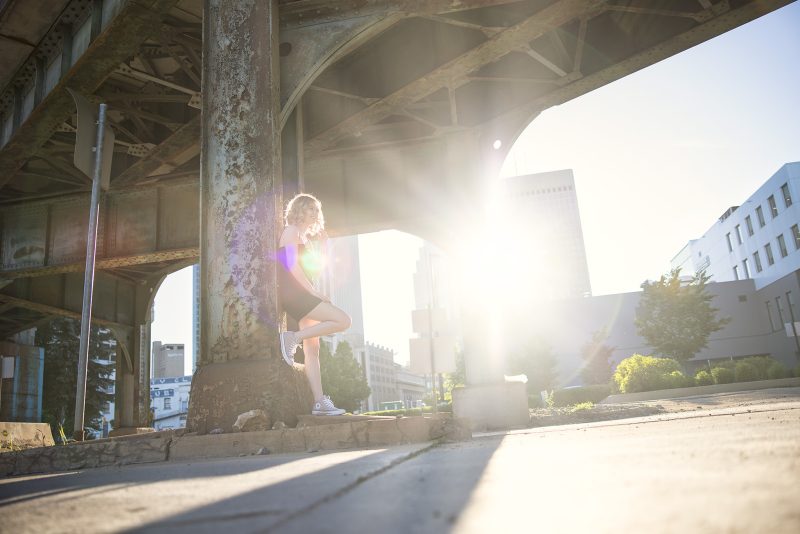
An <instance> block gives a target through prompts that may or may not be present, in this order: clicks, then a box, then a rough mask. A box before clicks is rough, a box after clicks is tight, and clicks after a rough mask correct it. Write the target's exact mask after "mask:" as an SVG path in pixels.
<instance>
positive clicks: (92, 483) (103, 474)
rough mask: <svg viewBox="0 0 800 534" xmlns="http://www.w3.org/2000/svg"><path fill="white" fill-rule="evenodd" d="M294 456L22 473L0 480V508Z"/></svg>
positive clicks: (223, 472) (247, 468)
mask: <svg viewBox="0 0 800 534" xmlns="http://www.w3.org/2000/svg"><path fill="white" fill-rule="evenodd" d="M295 458H296V456H295V455H291V456H289V455H281V456H259V457H251V458H240V459H237V460H241V461H238V462H231V461H230V460H231V459H230V458H227V459H222V460H198V461H197V462H192V463H191V464H190V465H191V466H192V467H191V469H187V468H186V467H187V464H189V462H181V463H171V462H158V463H152V464H137V465H127V466H120V467H100V468H96V469H85V470H81V471H66V472H62V473H53V474H45V475H41V474H40V475H23V476H21V477H13V478H7V479H0V507H3V506H8V505H10V504H14V503H21V502H25V501H28V500H35V499H38V498H43V497H49V496H54V495H68V494H69V493H71V492H76V491H80V490H84V489H87V488H96V489H97V492H100V491H106V490H107V488H106V486H111V485H113V486H115V487H120V486H126V487H133V486H138V485H143V484H153V483H156V482H159V481H162V480H166V479H172V480H175V479H187V478H207V477H224V476H232V475H237V474H242V473H248V472H251V471H253V470H258V469H264V468H267V467H273V466H277V465H282V464H285V463H288V462H291V461H294V460H295ZM93 493H96V492H93ZM86 495H87V493H86V492H82V493H81V495H80V497H85V496H86ZM76 498H78V497H76Z"/></svg>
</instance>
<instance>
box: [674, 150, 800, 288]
mask: <svg viewBox="0 0 800 534" xmlns="http://www.w3.org/2000/svg"><path fill="white" fill-rule="evenodd" d="M671 263H672V267H673V268H677V267H680V268H681V270H682V272H683V274H687V275H691V274H693V273H696V272H699V271H705V272H706V274H708V275H710V276H711V280H712V281H714V282H726V281H732V280H746V279H748V278H752V279H753V281H754V282H755V286H756V289H761V288H763V287H765V286H767V285H769V284H771V283H772V282H775V281H776V280H779V279H781V278H783V277H784V276H786V275H787V274H789V273H792V272H794V271H797V270H798V269H800V162H793V163H787V164H785V165H783V166H782V167H781V168H780V169H779V170H778V172H776V173H775V174H773V175H772V176H771V177H770V178H769V179H768V180H767V181H766V182H764V184H763V185H762V186H761V187H759V188H758V189H757V190H756V191H755V192H754V193H753V194H752V195H750V197H749V198H748V199H747V200H745V201H744V202H743V203H742V205H741V206H731V207H730V208H728V209H727V210H725V213H723V214H722V215H721V216H720V217H719V219H718V220H717V222H715V223H714V224H713V226H711V228H709V229H708V230H707V231H706V233H705V234H703V236H702V237H700V238H698V239H693V240H691V241H689V243H687V244H686V246H685V247H683V249H681V251H680V252H679V253H678V254H676V255H675V257H674V258H672V262H671Z"/></svg>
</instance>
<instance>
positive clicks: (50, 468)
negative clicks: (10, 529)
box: [3, 432, 172, 475]
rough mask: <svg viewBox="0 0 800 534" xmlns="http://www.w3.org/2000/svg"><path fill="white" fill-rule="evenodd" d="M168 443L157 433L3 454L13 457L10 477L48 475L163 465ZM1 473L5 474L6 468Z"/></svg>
mask: <svg viewBox="0 0 800 534" xmlns="http://www.w3.org/2000/svg"><path fill="white" fill-rule="evenodd" d="M171 440H172V433H171V432H159V433H152V434H150V435H147V436H131V437H130V438H128V439H125V438H117V439H101V440H95V441H85V442H80V443H70V444H68V445H59V446H53V447H40V448H35V449H28V450H24V451H19V452H13V453H6V454H7V455H13V456H14V457H15V458H14V469H13V472H12V473H11V474H14V475H24V474H31V473H51V472H55V471H68V470H72V469H86V468H91V467H103V466H108V465H122V464H141V463H151V462H163V461H164V460H166V458H167V451H168V449H169V443H170V441H171ZM3 469H5V470H7V469H8V467H7V465H6V466H5V467H4V468H3ZM6 474H9V473H6Z"/></svg>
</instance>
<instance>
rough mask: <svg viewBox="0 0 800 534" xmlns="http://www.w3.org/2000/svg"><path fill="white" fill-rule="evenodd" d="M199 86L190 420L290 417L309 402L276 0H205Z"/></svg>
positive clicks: (207, 423) (202, 427)
mask: <svg viewBox="0 0 800 534" xmlns="http://www.w3.org/2000/svg"><path fill="white" fill-rule="evenodd" d="M202 85H203V110H202V113H203V116H202V124H203V130H202V136H203V137H202V152H201V173H200V174H201V201H200V202H201V207H200V272H201V297H200V300H201V308H200V326H201V334H200V335H201V340H200V361H199V362H198V368H197V371H196V373H195V376H194V379H193V381H192V393H191V397H190V402H191V405H190V409H189V418H188V425H187V426H189V427H190V428H192V429H194V430H197V431H199V432H205V431H210V430H213V429H214V428H220V429H222V430H227V429H229V428H230V426H231V425H232V424H233V423H234V422H235V420H236V416H237V415H238V414H239V413H242V412H244V411H247V410H251V409H254V408H261V409H264V410H265V411H267V412H268V413H269V414H270V416H271V417H272V419H273V420H282V421H284V422H286V423H287V424H292V423H293V422H294V420H295V418H296V415H297V414H299V413H307V411H309V410H310V405H311V402H312V399H311V398H310V390H309V389H308V386H307V383H306V382H305V376H304V375H303V374H302V372H301V371H298V370H293V369H291V368H289V367H288V366H286V364H285V363H283V360H282V358H281V356H280V353H279V348H278V332H279V329H280V316H279V309H278V306H279V303H278V296H277V270H276V263H275V250H276V246H277V242H278V237H279V232H280V231H281V228H282V224H281V222H280V221H281V207H282V202H283V199H282V194H281V190H282V177H281V163H280V162H281V143H280V139H281V131H280V102H279V93H280V83H279V60H278V2H277V0H270V1H260V0H259V1H256V0H250V1H246V2H243V1H241V0H205V2H204V10H203V84H202Z"/></svg>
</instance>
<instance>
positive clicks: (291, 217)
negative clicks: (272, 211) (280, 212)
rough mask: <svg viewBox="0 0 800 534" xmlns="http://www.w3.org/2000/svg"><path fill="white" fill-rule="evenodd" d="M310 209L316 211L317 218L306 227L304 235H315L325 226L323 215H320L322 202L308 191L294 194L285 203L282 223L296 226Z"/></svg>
mask: <svg viewBox="0 0 800 534" xmlns="http://www.w3.org/2000/svg"><path fill="white" fill-rule="evenodd" d="M310 210H314V211H316V213H317V220H316V221H314V224H312V225H311V226H309V227H308V230H306V235H311V236H313V235H316V234H318V233H320V232H321V231H322V230H323V229H324V228H325V217H324V216H323V215H322V203H321V202H320V201H319V200H318V199H317V197H315V196H314V195H309V194H308V193H300V194H299V195H295V197H294V198H293V199H292V200H290V201H289V203H288V204H287V205H286V212H285V214H284V223H285V224H286V225H287V226H288V225H292V226H298V225H299V224H300V223H301V222H302V221H303V219H304V218H305V215H306V213H307V212H309V211H310Z"/></svg>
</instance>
